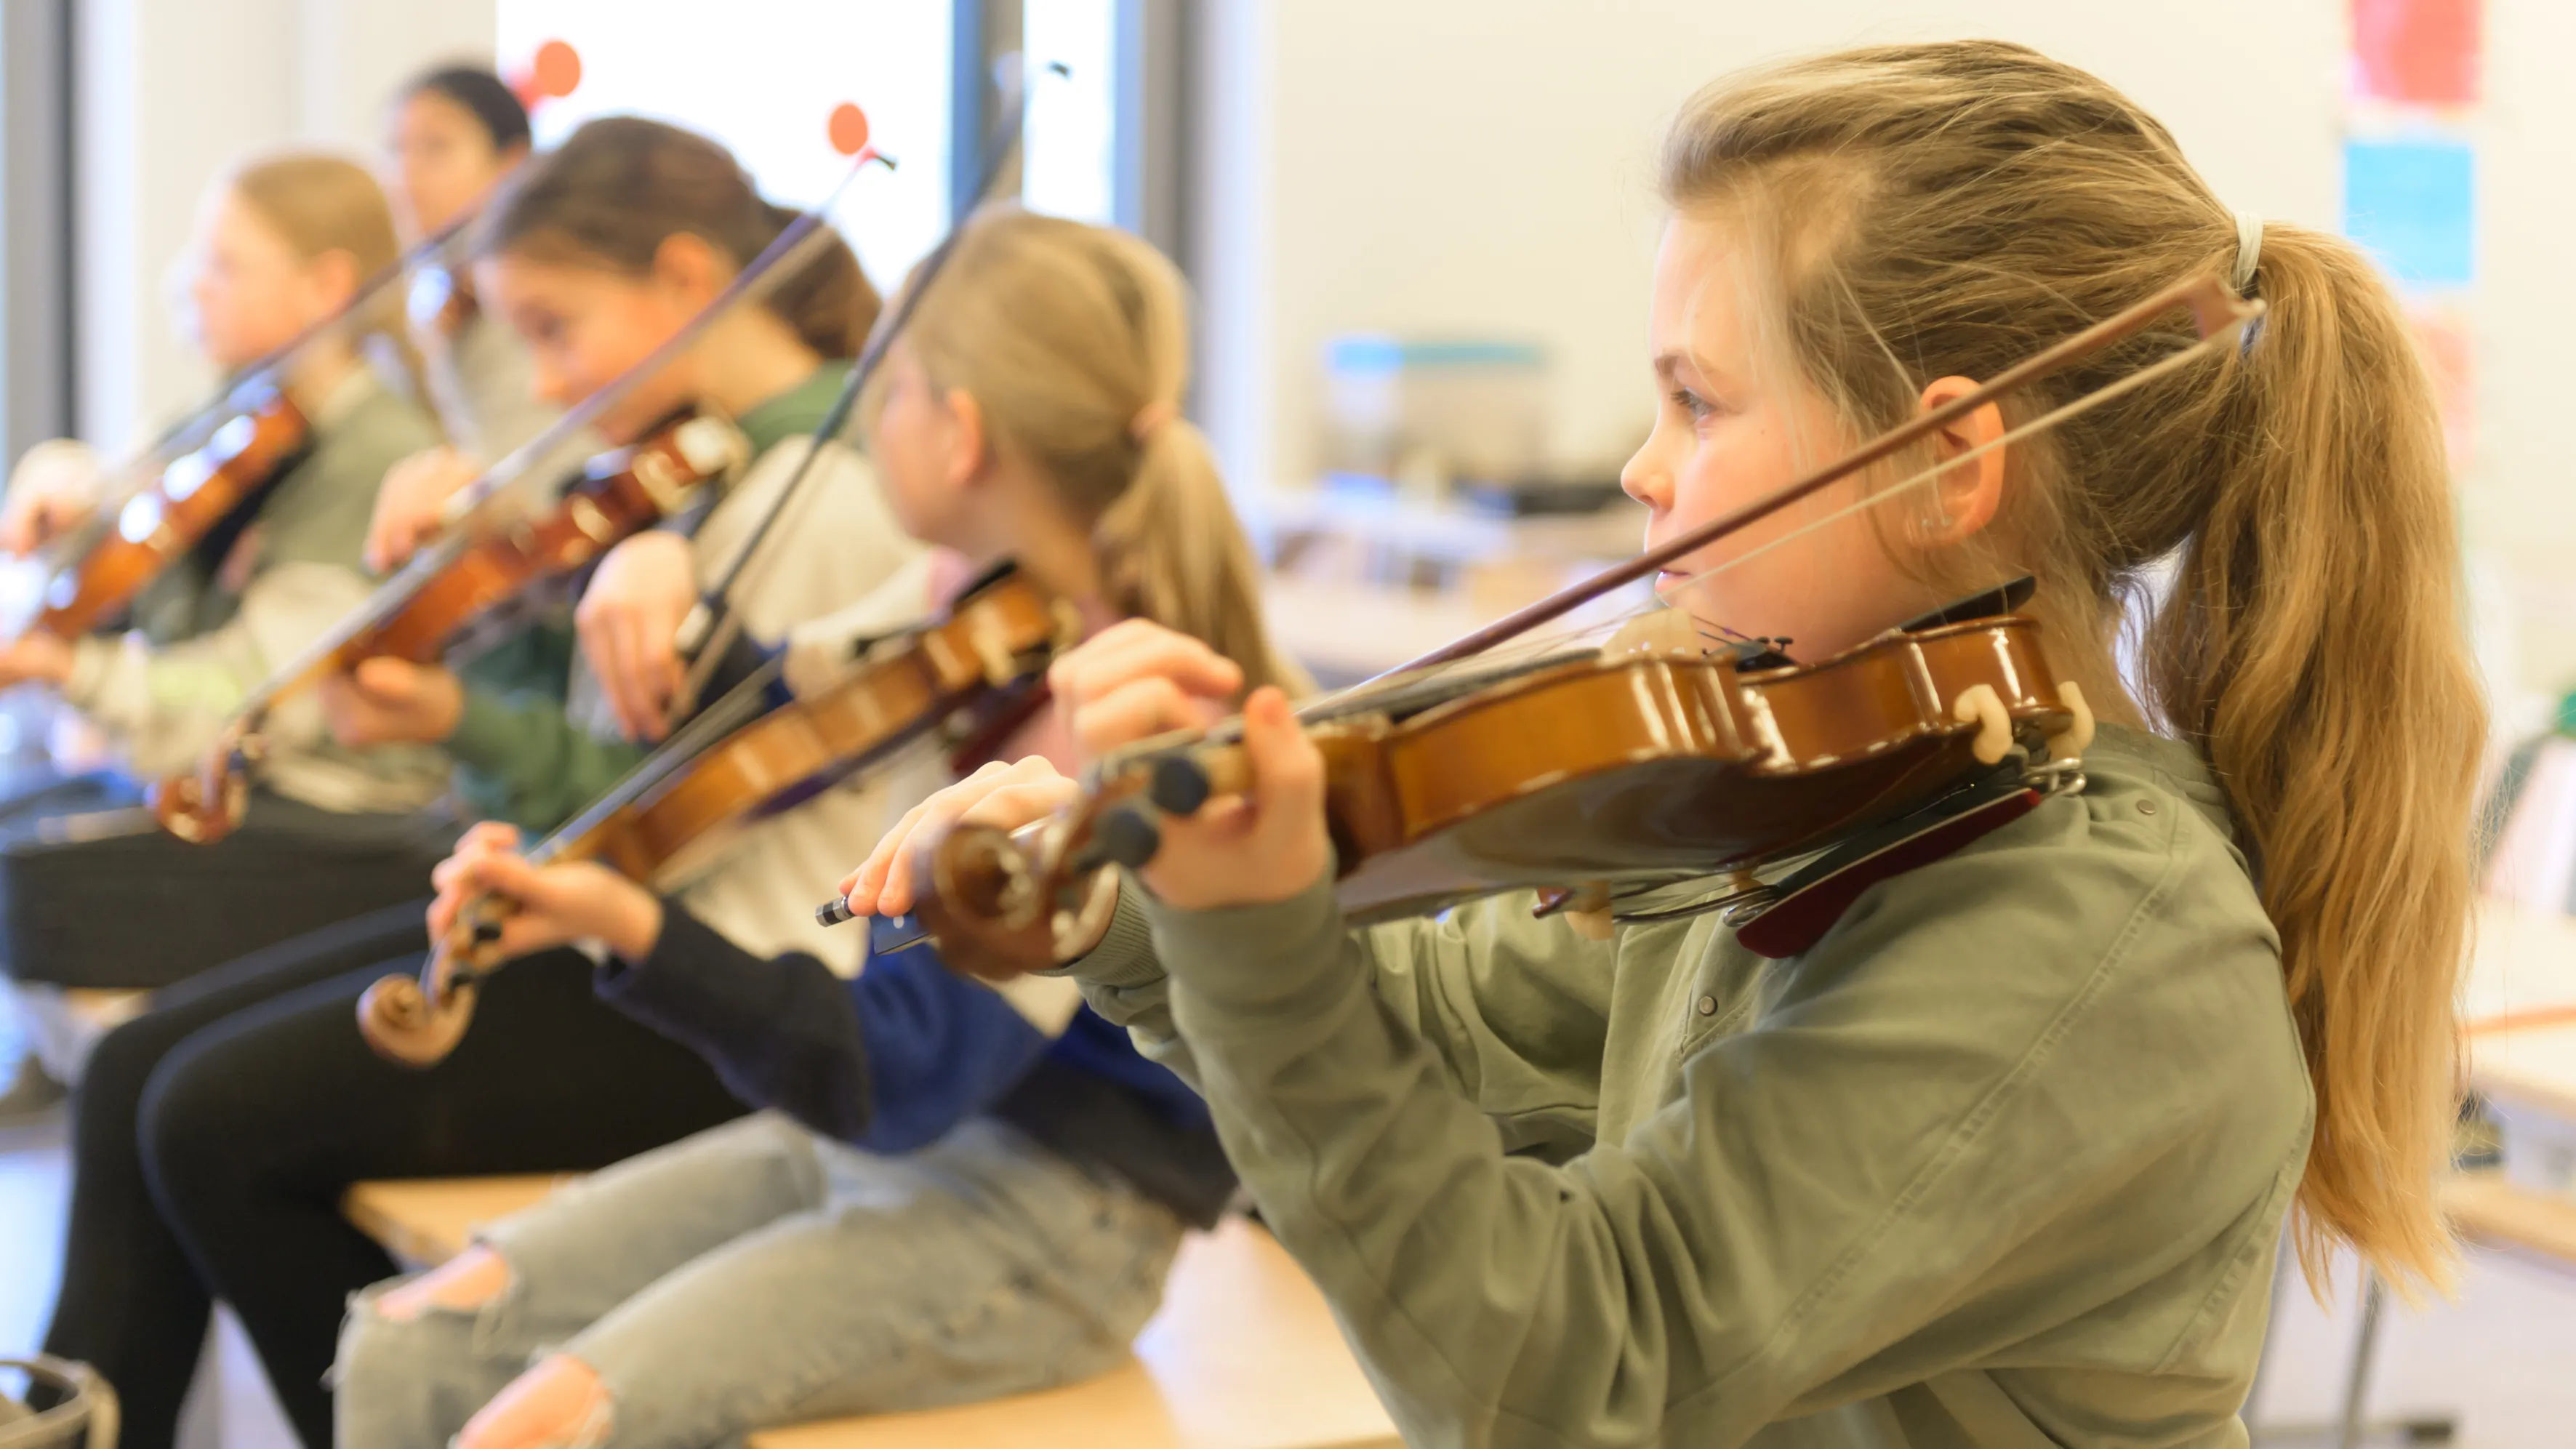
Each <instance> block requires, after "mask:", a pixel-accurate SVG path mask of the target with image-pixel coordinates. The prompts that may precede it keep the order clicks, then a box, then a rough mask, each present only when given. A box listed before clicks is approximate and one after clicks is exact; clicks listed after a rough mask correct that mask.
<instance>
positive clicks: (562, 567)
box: [331, 413, 749, 669]
mask: <svg viewBox="0 0 2576 1449" xmlns="http://www.w3.org/2000/svg"><path fill="white" fill-rule="evenodd" d="M748 453H749V448H748V445H747V444H746V443H745V442H744V440H743V437H742V434H741V433H740V432H739V431H737V430H736V429H735V428H734V427H733V425H732V424H730V423H728V422H726V421H725V420H724V419H722V418H718V417H715V416H712V415H709V414H703V413H686V414H682V415H681V416H679V417H677V418H674V419H671V420H669V421H666V422H665V423H664V424H663V425H662V426H660V427H659V428H657V429H655V430H654V431H653V432H652V433H651V434H650V435H648V436H647V437H645V438H644V440H643V441H641V442H638V443H635V444H633V445H631V446H629V447H624V448H618V449H614V450H612V451H610V452H606V453H601V454H599V455H597V456H596V457H593V458H592V459H591V460H590V462H589V463H588V465H587V466H585V467H584V468H583V470H582V474H581V476H580V477H579V478H578V479H576V480H574V482H573V483H572V485H571V486H570V487H569V488H567V489H565V490H564V494H563V498H562V501H561V502H560V503H558V504H557V505H556V506H555V508H554V509H553V510H552V511H550V512H548V513H547V514H546V515H545V516H543V517H541V518H537V519H534V520H531V521H528V522H525V523H519V524H514V525H511V526H509V527H507V528H503V529H500V530H497V531H495V532H492V533H490V534H486V535H483V536H481V537H469V538H468V539H467V540H465V541H464V542H463V544H462V546H461V547H460V548H458V549H457V550H455V552H454V556H453V558H451V559H445V560H443V562H444V567H441V568H439V569H438V570H437V571H436V572H434V573H432V574H431V575H430V576H429V577H428V578H426V579H425V580H423V581H422V583H421V584H420V586H419V588H418V589H417V590H416V591H414V592H413V593H412V594H411V596H410V598H409V599H408V600H407V601H406V602H405V603H404V604H403V606H402V607H401V608H400V609H399V610H397V611H395V612H394V613H393V614H392V615H390V616H389V617H387V618H385V619H383V620H382V621H380V622H376V623H373V624H371V625H369V626H368V627H367V628H365V629H364V630H363V631H361V632H359V633H357V634H355V635H353V636H352V637H350V638H349V639H348V640H347V641H345V642H344V643H342V644H341V645H340V647H339V648H338V649H337V650H336V651H334V653H333V656H332V661H331V663H332V667H334V668H338V669H345V668H347V667H349V666H350V665H353V664H355V663H357V662H358V661H359V660H362V659H373V658H378V657H382V656H388V655H390V656H392V657H394V658H398V659H408V660H411V661H413V662H414V663H424V664H425V663H427V662H429V661H431V660H433V659H436V658H438V657H439V656H440V655H441V654H442V653H444V652H445V651H446V649H447V647H448V645H449V644H450V643H451V642H452V641H453V640H454V639H455V637H456V635H457V633H458V632H459V631H461V630H463V629H464V628H465V627H466V626H467V625H469V624H471V623H473V622H474V621H475V620H477V619H479V618H481V617H483V615H484V614H486V613H487V612H489V611H490V610H492V609H493V608H495V607H497V606H499V605H501V604H504V603H507V602H508V601H510V600H512V599H515V598H517V597H518V596H519V595H520V594H522V593H525V592H526V591H527V590H528V588H529V587H530V586H532V585H534V584H536V583H538V582H540V581H542V580H545V579H550V578H558V577H561V576H563V575H565V574H569V573H571V572H573V571H574V570H575V569H579V568H582V567H584V566H586V565H588V564H590V563H593V562H595V561H597V560H598V558H599V557H600V556H601V555H602V554H605V553H606V552H608V550H609V549H611V548H613V547H615V546H616V545H617V544H618V543H619V542H620V541H622V540H624V539H626V538H629V537H631V536H633V535H635V534H638V533H641V532H643V531H644V530H645V529H648V528H650V527H652V526H653V525H655V524H657V523H659V522H661V521H662V520H663V519H666V518H670V517H673V516H675V515H677V514H679V513H681V512H682V511H684V510H686V509H687V508H688V507H689V505H690V503H691V502H692V501H693V500H694V499H695V497H696V495H697V491H698V490H699V489H700V488H702V487H703V486H705V485H706V484H707V483H709V482H711V481H713V480H715V479H717V478H720V477H722V476H724V475H725V474H726V473H728V472H731V471H732V470H734V469H736V468H739V467H741V466H742V465H743V464H744V463H745V462H746V461H748Z"/></svg>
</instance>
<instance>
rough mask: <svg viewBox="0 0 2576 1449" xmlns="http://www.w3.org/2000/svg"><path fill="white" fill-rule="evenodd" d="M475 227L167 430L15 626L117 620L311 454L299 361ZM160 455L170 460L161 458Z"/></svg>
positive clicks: (50, 571) (84, 625)
mask: <svg viewBox="0 0 2576 1449" xmlns="http://www.w3.org/2000/svg"><path fill="white" fill-rule="evenodd" d="M464 225H465V220H464V219H459V220H458V221H455V222H452V223H450V224H449V225H447V226H445V227H442V228H440V229H439V231H438V233H437V234H436V235H434V236H431V237H429V238H427V239H426V240H424V241H422V242H421V243H420V244H419V245H417V246H415V247H413V248H412V249H411V250H409V251H407V252H405V253H403V254H402V255H401V256H400V257H397V258H395V259H394V261H393V262H392V263H391V264H389V265H387V266H386V267H385V268H384V269H383V270H381V271H379V272H377V273H376V274H375V275H374V276H371V277H369V278H367V279H366V280H365V281H363V282H361V283H359V284H358V288H357V290H356V291H354V292H352V293H351V294H350V296H349V299H348V300H347V301H346V302H343V303H341V304H340V306H339V307H338V308H337V309H336V310H334V311H333V312H332V313H331V314H330V315H329V316H327V317H324V318H322V319H320V320H318V321H316V322H314V323H313V324H312V325H310V326H308V327H306V328H305V329H304V330H303V331H302V332H300V333H298V334H296V336H294V337H293V338H291V339H289V340H288V341H287V342H286V344H285V345H284V346H282V347H279V348H278V349H276V350H275V351H273V352H271V353H269V354H268V355H267V356H265V357H263V358H261V359H260V360H259V361H257V362H254V363H252V364H251V365H250V366H249V367H247V368H245V369H244V370H243V371H242V373H241V374H240V377H239V380H238V381H236V382H235V383H233V384H232V385H231V386H230V387H229V388H227V389H226V390H225V391H224V392H223V393H222V394H221V395H220V396H218V397H217V398H216V400H215V401H214V402H212V403H210V404H208V405H207V406H206V407H204V408H201V409H199V410H198V411H197V412H195V413H193V414H191V415H189V416H188V417H186V418H183V419H181V420H180V421H179V422H178V423H177V424H175V425H173V426H172V427H170V428H169V429H168V430H166V431H165V432H163V433H162V434H161V436H160V437H159V438H157V439H155V440H154V441H153V443H152V445H151V446H150V447H149V448H147V449H146V450H145V452H144V453H143V455H142V459H143V460H142V461H138V462H135V463H130V464H127V465H125V466H123V467H120V468H119V469H117V470H116V473H117V476H119V477H129V478H130V477H134V476H137V475H141V474H149V476H148V478H146V480H145V481H144V482H143V483H142V484H141V486H139V487H137V488H136V489H134V491H132V492H131V493H128V494H127V495H126V496H125V497H124V499H123V500H122V501H121V502H120V503H119V504H118V505H117V507H116V508H115V509H114V510H113V512H112V513H103V514H102V515H101V516H99V517H97V518H93V519H91V520H90V521H89V522H88V523H87V524H85V525H83V526H82V527H81V528H79V529H76V530H74V531H73V532H72V534H71V535H70V536H69V537H68V538H67V539H65V540H64V541H63V542H62V543H61V544H60V545H59V546H57V547H54V548H50V549H48V550H47V551H46V552H47V570H46V579H45V584H44V587H43V588H42V590H40V591H39V594H38V599H39V601H40V603H39V607H38V610H37V612H36V613H35V614H34V615H33V616H32V617H30V618H28V619H26V620H24V621H22V623H21V624H20V627H19V628H18V629H17V630H16V631H15V632H18V633H24V632H25V631H26V630H28V629H42V630H44V631H46V632H47V633H50V634H53V635H56V636H58V637H60V638H64V639H74V638H78V637H79V636H81V635H83V634H87V633H90V632H91V631H93V630H96V629H99V628H102V627H104V626H106V625H107V624H108V623H110V622H111V621H112V620H114V619H115V618H116V617H117V615H119V614H120V613H121V612H123V610H124V609H125V608H126V607H127V606H128V605H130V604H132V603H133V602H134V598H135V596H136V595H137V594H140V593H141V592H142V591H143V588H144V586H145V585H147V584H149V583H151V582H152V581H153V580H154V579H156V578H158V577H160V576H161V573H162V572H163V571H164V570H166V569H167V568H169V567H170V566H171V565H172V564H174V563H177V562H178V561H179V560H180V559H183V558H185V557H187V556H188V555H189V553H190V552H192V551H193V550H194V549H195V548H196V547H197V545H198V544H199V543H201V542H203V541H204V540H205V538H206V537H207V536H208V535H209V534H211V533H213V532H214V531H215V530H216V529H217V528H218V527H220V526H221V525H222V524H223V523H224V521H225V520H226V519H228V518H231V517H233V516H234V514H235V513H236V512H237V511H239V510H240V509H241V508H242V507H243V506H244V505H245V504H248V503H251V502H253V501H255V500H256V499H257V498H258V497H259V496H260V495H261V493H262V492H263V491H264V490H265V489H266V488H267V486H268V485H269V484H271V483H273V482H275V481H276V480H277V479H278V478H279V477H280V476H281V475H283V474H284V473H285V472H286V470H287V469H289V468H290V467H292V466H294V465H295V464H296V463H297V462H299V461H301V460H302V459H303V456H304V454H305V452H306V450H307V448H308V447H309V445H310V444H311V441H312V435H313V425H312V423H311V421H310V420H308V419H307V418H306V417H305V416H304V413H303V411H302V409H300V408H298V407H297V406H296V405H295V402H294V400H293V399H292V398H290V397H288V396H287V394H286V388H285V385H284V379H285V376H286V372H287V369H288V368H289V367H290V366H291V365H292V364H293V363H294V362H295V360H296V359H297V358H299V357H301V356H303V355H304V354H305V353H306V352H307V351H308V350H310V349H311V348H312V347H313V346H314V345H315V344H317V343H319V342H321V341H323V340H324V339H325V338H329V337H335V336H338V335H339V334H340V333H341V332H343V331H344V330H345V329H347V328H348V327H350V326H351V325H352V324H353V323H354V322H355V321H356V320H357V319H358V318H359V317H360V316H361V315H362V313H363V309H364V308H365V307H366V305H367V303H368V302H370V301H372V300H373V299H374V298H375V297H376V295H377V294H378V293H380V292H382V291H384V289H385V288H387V287H390V286H392V285H394V284H395V283H396V282H398V281H400V280H401V279H402V278H403V277H404V276H406V275H408V274H409V273H410V272H411V271H412V270H413V269H414V268H416V267H421V266H423V265H425V264H427V263H428V262H429V261H430V260H431V259H432V258H434V257H436V256H438V255H440V254H441V253H442V252H443V251H444V250H445V249H446V247H447V246H448V244H449V243H450V242H452V241H453V240H454V239H455V238H456V236H457V235H458V234H459V233H460V231H461V230H462V229H463V227H464ZM173 450H181V451H177V452H175V454H174V452H173ZM160 459H166V461H159V462H155V461H152V460H160Z"/></svg>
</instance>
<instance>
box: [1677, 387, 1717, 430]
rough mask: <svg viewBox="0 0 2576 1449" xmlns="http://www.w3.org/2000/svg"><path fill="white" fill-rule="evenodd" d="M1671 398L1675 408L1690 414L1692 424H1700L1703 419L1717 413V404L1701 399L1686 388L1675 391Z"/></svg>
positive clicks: (1678, 388)
mask: <svg viewBox="0 0 2576 1449" xmlns="http://www.w3.org/2000/svg"><path fill="white" fill-rule="evenodd" d="M1671 396H1672V402H1673V406H1675V407H1677V408H1680V409H1681V410H1682V411H1683V412H1686V413H1688V414H1690V418H1691V421H1692V422H1698V421H1699V420H1701V419H1702V418H1705V417H1707V416H1708V415H1709V414H1711V413H1714V412H1716V411H1717V404H1715V403H1713V402H1710V401H1709V400H1708V399H1706V398H1704V397H1701V396H1700V395H1699V394H1698V393H1695V392H1693V391H1691V390H1690V389H1689V388H1686V387H1677V388H1675V389H1673V391H1672V394H1671Z"/></svg>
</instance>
